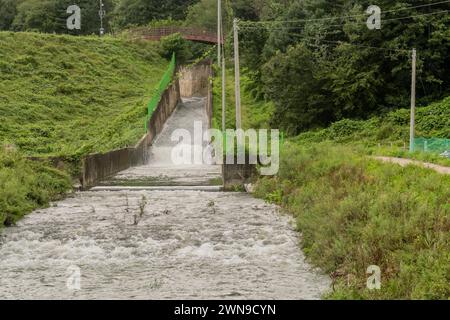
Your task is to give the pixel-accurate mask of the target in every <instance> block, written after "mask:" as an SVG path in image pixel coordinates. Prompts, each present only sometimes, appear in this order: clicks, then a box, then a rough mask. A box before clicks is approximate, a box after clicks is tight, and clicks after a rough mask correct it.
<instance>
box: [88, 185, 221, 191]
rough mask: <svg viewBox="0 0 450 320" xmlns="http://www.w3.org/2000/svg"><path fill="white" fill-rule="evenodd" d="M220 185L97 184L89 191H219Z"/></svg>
mask: <svg viewBox="0 0 450 320" xmlns="http://www.w3.org/2000/svg"><path fill="white" fill-rule="evenodd" d="M222 190H223V187H222V186H98V187H94V188H92V189H91V191H206V192H220V191H222Z"/></svg>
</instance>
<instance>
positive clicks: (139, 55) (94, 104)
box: [0, 32, 168, 226]
mask: <svg viewBox="0 0 450 320" xmlns="http://www.w3.org/2000/svg"><path fill="white" fill-rule="evenodd" d="M158 52H159V47H158V44H155V43H150V42H130V41H127V40H122V39H115V38H109V37H103V38H101V39H100V38H98V37H94V36H93V37H89V36H88V37H73V36H61V35H50V34H38V33H12V32H0V88H1V90H0V115H1V121H0V226H1V225H3V224H4V223H5V224H11V223H13V222H15V221H16V220H17V219H19V218H20V217H21V216H23V215H24V214H26V213H28V212H30V211H32V209H34V208H37V207H41V206H46V205H48V202H49V201H50V200H54V199H57V198H58V197H59V196H60V195H61V194H63V193H64V192H65V191H67V190H69V189H70V178H69V177H68V175H67V174H66V173H63V172H60V171H58V170H56V169H53V168H51V166H50V165H49V164H45V163H43V162H31V161H28V160H26V157H28V156H33V157H39V158H46V157H48V156H56V157H60V158H62V159H64V160H65V162H66V163H68V166H69V167H68V168H66V170H67V171H70V173H71V174H76V173H77V172H76V171H77V168H78V166H79V160H80V159H81V158H82V157H83V156H84V155H86V154H89V153H94V152H106V151H110V150H112V149H116V148H122V147H125V146H130V145H132V146H134V145H135V144H136V142H137V141H139V139H140V138H141V137H142V136H143V135H144V133H145V119H146V114H147V103H148V101H149V100H150V98H151V96H152V94H153V92H154V89H155V87H156V85H157V84H158V83H159V81H160V80H161V77H162V75H163V73H164V72H165V71H166V69H167V65H168V61H167V60H166V59H164V58H162V57H161V56H160V54H159V53H158ZM5 146H6V147H5ZM7 150H15V151H7Z"/></svg>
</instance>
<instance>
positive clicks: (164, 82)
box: [145, 53, 176, 131]
mask: <svg viewBox="0 0 450 320" xmlns="http://www.w3.org/2000/svg"><path fill="white" fill-rule="evenodd" d="M175 66H176V61H175V53H174V54H173V55H172V60H171V61H170V64H169V67H168V68H167V70H166V72H165V73H164V75H163V77H162V79H161V81H160V82H159V85H158V87H157V88H156V90H155V92H154V93H153V96H152V98H151V100H150V102H149V103H148V106H147V110H148V111H147V119H146V120H145V130H146V131H147V130H148V122H149V120H150V118H151V116H152V114H153V111H155V109H156V107H157V106H158V103H159V101H160V100H161V97H162V94H163V93H164V91H165V90H166V89H167V87H168V86H169V85H170V83H171V82H172V78H173V75H174V72H175Z"/></svg>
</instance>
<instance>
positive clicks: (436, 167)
mask: <svg viewBox="0 0 450 320" xmlns="http://www.w3.org/2000/svg"><path fill="white" fill-rule="evenodd" d="M375 159H377V160H380V161H383V162H390V163H396V164H399V165H401V166H402V167H406V166H409V165H415V166H419V167H424V168H428V169H432V170H434V171H436V172H438V173H441V174H450V168H449V167H444V166H440V165H437V164H433V163H426V162H421V161H417V160H411V159H403V158H393V157H375Z"/></svg>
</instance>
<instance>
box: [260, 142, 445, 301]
mask: <svg viewBox="0 0 450 320" xmlns="http://www.w3.org/2000/svg"><path fill="white" fill-rule="evenodd" d="M364 153H365V150H364V149H357V148H354V147H350V146H342V145H340V146H336V145H334V144H332V143H319V144H314V145H309V146H304V145H303V146H302V145H301V144H299V143H297V142H292V141H289V142H287V143H286V145H285V147H284V148H283V151H282V155H281V168H280V173H279V175H278V176H277V177H272V178H262V179H260V180H259V182H258V183H257V187H256V196H258V197H261V198H264V199H266V200H268V201H271V202H274V203H277V204H280V205H282V206H283V207H284V208H286V209H287V210H289V211H290V212H291V213H292V214H294V216H295V217H296V219H297V224H298V229H299V231H300V232H302V234H303V241H302V245H303V249H304V252H305V254H306V255H307V257H308V258H309V259H310V260H311V261H312V262H313V263H314V264H315V265H318V266H320V267H321V268H323V270H325V271H326V272H327V273H329V274H331V275H332V277H333V280H334V283H335V284H334V291H333V292H332V293H331V294H330V295H329V296H328V298H331V299H448V298H449V297H450V287H449V285H448V284H449V283H450V202H449V199H450V176H444V175H439V174H437V173H435V172H434V171H431V170H426V169H422V168H419V167H415V166H410V167H406V168H402V167H400V166H398V165H393V164H384V163H380V162H378V161H375V160H371V159H369V158H367V157H366V156H365V154H364ZM370 265H377V266H379V267H380V268H381V271H382V275H381V276H382V278H381V280H382V287H381V290H374V291H369V290H368V289H367V288H366V281H367V277H368V275H367V274H366V270H367V268H368V267H369V266H370Z"/></svg>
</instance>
